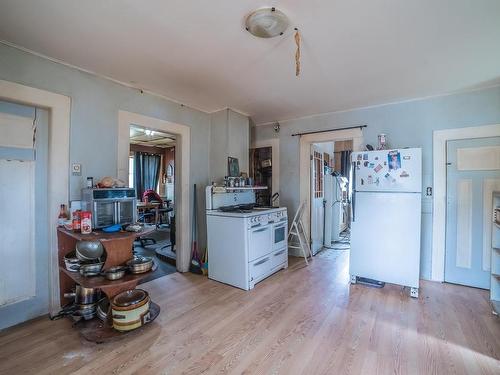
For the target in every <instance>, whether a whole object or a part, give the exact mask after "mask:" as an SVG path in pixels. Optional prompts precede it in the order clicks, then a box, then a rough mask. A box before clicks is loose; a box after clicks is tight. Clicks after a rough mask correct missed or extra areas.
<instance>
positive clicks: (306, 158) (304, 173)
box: [299, 128, 364, 241]
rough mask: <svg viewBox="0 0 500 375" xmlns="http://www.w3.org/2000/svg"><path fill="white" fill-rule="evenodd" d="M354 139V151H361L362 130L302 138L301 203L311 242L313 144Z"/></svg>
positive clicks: (349, 130)
mask: <svg viewBox="0 0 500 375" xmlns="http://www.w3.org/2000/svg"><path fill="white" fill-rule="evenodd" d="M350 139H352V150H353V151H359V150H361V148H362V145H363V140H364V138H363V131H362V130H361V129H360V128H355V129H345V130H337V131H335V130H333V131H330V132H324V133H313V134H304V135H301V136H300V151H299V152H300V161H299V163H300V165H299V181H300V186H299V189H300V201H299V205H300V204H301V203H302V202H306V209H305V210H304V216H303V221H302V222H303V223H304V230H305V232H306V233H309V241H310V240H311V224H310V223H311V218H310V216H311V215H310V212H311V192H310V190H311V160H310V155H311V144H312V143H324V142H335V141H345V140H350Z"/></svg>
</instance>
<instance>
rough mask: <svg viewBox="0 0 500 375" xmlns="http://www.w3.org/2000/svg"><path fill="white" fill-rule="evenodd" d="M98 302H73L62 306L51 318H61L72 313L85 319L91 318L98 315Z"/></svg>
mask: <svg viewBox="0 0 500 375" xmlns="http://www.w3.org/2000/svg"><path fill="white" fill-rule="evenodd" d="M96 313H97V303H82V304H78V303H71V304H68V305H66V306H64V307H63V308H62V310H61V311H59V312H58V313H57V314H56V315H52V316H50V319H51V320H56V319H61V318H62V317H64V316H68V315H72V316H74V317H80V318H83V319H85V320H90V319H92V318H94V317H95V316H96Z"/></svg>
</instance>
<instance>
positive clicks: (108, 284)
mask: <svg viewBox="0 0 500 375" xmlns="http://www.w3.org/2000/svg"><path fill="white" fill-rule="evenodd" d="M59 269H60V270H61V271H62V272H64V273H65V274H66V275H68V276H69V277H70V278H71V279H72V280H73V281H74V282H75V283H77V284H79V285H81V286H83V287H84V288H99V289H103V290H104V289H106V288H116V287H120V286H123V285H124V284H130V283H131V282H139V281H140V280H141V279H143V278H145V277H146V276H148V275H149V274H150V273H151V272H154V271H148V272H145V273H139V274H133V273H127V274H125V276H123V277H122V278H121V279H119V280H108V279H106V278H105V277H104V276H91V277H85V276H82V275H80V272H71V271H68V270H67V269H66V268H65V267H63V266H59Z"/></svg>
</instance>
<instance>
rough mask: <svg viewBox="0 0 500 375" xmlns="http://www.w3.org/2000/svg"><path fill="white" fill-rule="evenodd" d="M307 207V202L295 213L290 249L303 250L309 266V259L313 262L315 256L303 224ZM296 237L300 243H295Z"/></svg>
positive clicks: (289, 243) (289, 233)
mask: <svg viewBox="0 0 500 375" xmlns="http://www.w3.org/2000/svg"><path fill="white" fill-rule="evenodd" d="M305 207H306V202H302V203H301V204H300V206H299V209H298V210H297V212H295V216H294V218H293V221H292V225H291V226H290V231H289V232H288V247H289V248H292V249H300V250H302V255H303V256H304V259H305V261H306V264H309V262H308V260H307V258H309V257H311V260H312V256H313V255H312V251H311V248H310V246H309V239H308V237H307V233H306V231H305V229H304V223H303V222H302V215H303V214H304V210H305ZM294 237H297V239H298V243H297V242H296V241H293V238H294Z"/></svg>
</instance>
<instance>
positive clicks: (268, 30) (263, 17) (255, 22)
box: [245, 7, 288, 38]
mask: <svg viewBox="0 0 500 375" xmlns="http://www.w3.org/2000/svg"><path fill="white" fill-rule="evenodd" d="M245 25H246V29H247V31H248V32H249V33H250V34H252V35H254V36H256V37H259V38H273V37H275V36H278V35H283V33H284V32H285V30H286V29H287V27H288V17H287V16H286V15H285V14H284V13H283V12H281V11H279V10H277V9H276V8H274V7H273V8H262V9H257V10H256V11H254V12H252V13H250V14H249V15H248V17H247V19H246V22H245Z"/></svg>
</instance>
